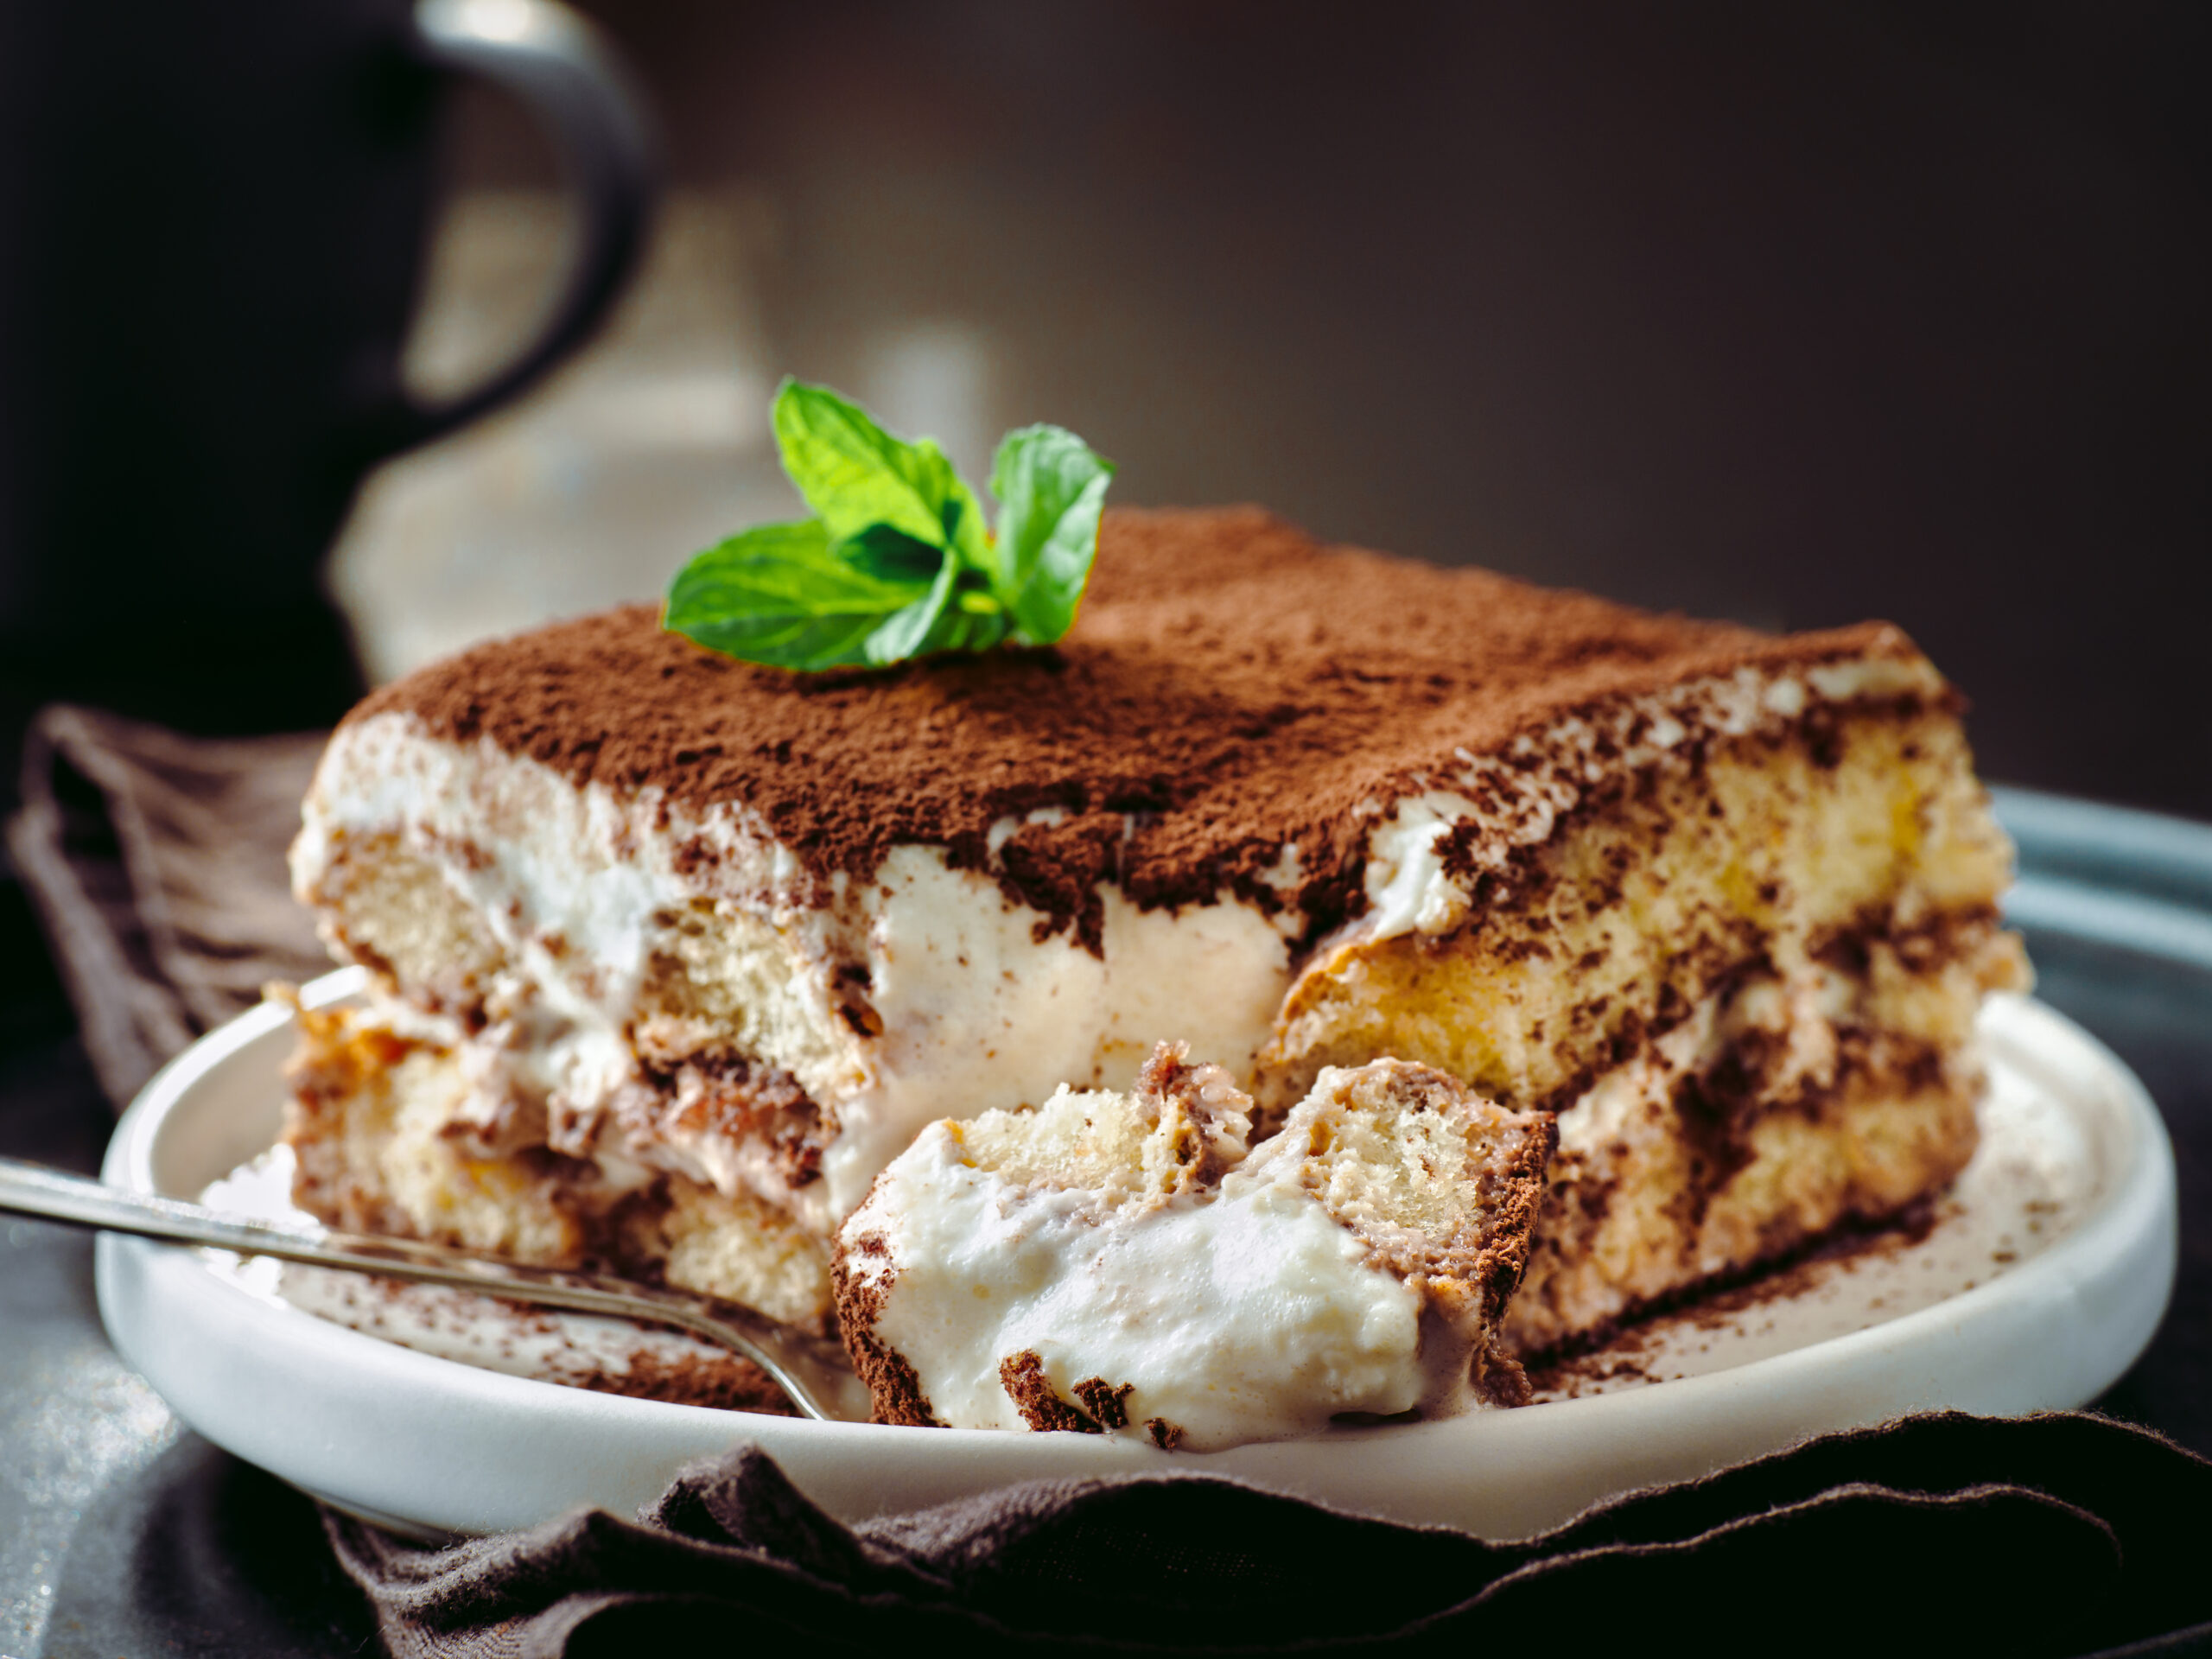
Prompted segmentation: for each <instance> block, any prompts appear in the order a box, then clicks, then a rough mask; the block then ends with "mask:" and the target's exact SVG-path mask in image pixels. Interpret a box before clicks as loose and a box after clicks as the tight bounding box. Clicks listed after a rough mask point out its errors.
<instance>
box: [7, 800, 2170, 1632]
mask: <svg viewBox="0 0 2212 1659" xmlns="http://www.w3.org/2000/svg"><path fill="white" fill-rule="evenodd" d="M1999 811H2000V813H2001V814H2002V815H2003V817H2005V821H2006V823H2007V825H2008V827H2010V828H2011V829H2012V831H2013V833H2014V835H2015V836H2016V837H2017V838H2018V841H2019V842H2020V847H2021V855H2022V857H2021V864H2022V881H2021V885H2020V887H2019V890H2018V894H2017V896H2016V899H2015V900H2014V903H2013V906H2012V915H2013V919H2014V920H2015V922H2016V923H2017V924H2018V925H2020V926H2022V927H2023V928H2024V930H2025V931H2026V933H2027V936H2028V943H2029V948H2030V950H2031V954H2032V955H2033V957H2034V958H2035V962H2036V966H2037V974H2038V976H2039V984H2038V994H2039V995H2041V996H2043V997H2044V999H2045V1000H2047V1001H2050V1002H2051V1003H2053V1004H2054V1005H2056V1007H2059V1008H2060V1009H2062V1010H2063V1011H2064V1012H2065V1013H2067V1014H2070V1015H2072V1016H2073V1017H2074V1018H2075V1019H2076V1020H2080V1021H2081V1022H2082V1024H2083V1025H2085V1026H2087V1027H2088V1028H2089V1029H2090V1030H2091V1031H2093V1032H2094V1033H2096V1034H2097V1035H2098V1036H2100V1037H2101V1038H2102V1039H2104V1040H2105V1041H2106V1042H2107V1043H2108V1044H2110V1045H2111V1046H2113V1048H2114V1049H2115V1050H2117V1051H2118V1052H2119V1053H2120V1056H2121V1057H2122V1058H2124V1059H2126V1061H2127V1062H2128V1064H2129V1065H2132V1066H2133V1067H2134V1068H2135V1070H2136V1071H2137V1073H2138V1074H2139V1076H2140V1077H2142V1079H2143V1081H2144V1083H2145V1084H2146V1085H2147V1086H2148V1088H2149V1090H2150V1092H2151V1094H2152V1097H2153V1098H2154V1099H2155V1100H2157V1101H2158V1104H2159V1106H2160V1108H2161V1109H2162V1110H2163V1111H2164V1114H2165V1116H2166V1121H2167V1124H2168V1128H2170V1130H2171V1134H2172V1136H2173V1141H2174V1149H2175V1154H2176V1157H2177V1162H2178V1165H2179V1172H2180V1185H2181V1201H2182V1214H2183V1232H2182V1258H2181V1271H2180V1279H2179V1281H2178V1284H2177V1289H2176V1293H2175V1300H2174V1305H2173V1307H2172V1310H2171V1313H2169V1315H2168V1317H2167V1319H2166V1322H2165V1325H2164V1328H2163V1330H2162V1331H2161V1332H2160V1334H2159V1336H2158V1339H2157V1341H2156V1342H2155V1343H2154V1344H2152V1347H2151V1349H2150V1351H2148V1352H2147V1353H2146V1354H2145V1356H2144V1357H2143V1358H2142V1360H2141V1361H2140V1362H2139V1363H2138V1364H2137V1365H2136V1366H2135V1367H2134V1369H2133V1370H2132V1371H2130V1372H2129V1373H2128V1375H2127V1376H2126V1377H2125V1378H2124V1379H2123V1380H2122V1381H2121V1382H2120V1383H2119V1384H2118V1385H2117V1386H2116V1387H2115V1388H2114V1389H2113V1390H2112V1391H2111V1392H2110V1393H2109V1394H2108V1395H2106V1396H2105V1398H2104V1400H2103V1401H2102V1402H2101V1405H2102V1408H2104V1409H2106V1410H2107V1411H2110V1412H2112V1413H2114V1414H2118V1415H2121V1416H2125V1417H2128V1418H2131V1419H2133V1420H2135V1421H2139V1422H2143V1423H2146V1424H2149V1425H2152V1427H2157V1428H2158V1429H2160V1430H2163V1431H2164V1433H2168V1434H2170V1435H2171V1436H2173V1437H2174V1438H2175V1439H2176V1440H2179V1441H2181V1442H2182V1443H2183V1444H2184V1445H2186V1446H2191V1447H2193V1448H2195V1449H2196V1450H2197V1451H2199V1452H2207V1453H2212V829H2207V828H2203V827H2200V826H2197V825H2195V824H2189V823H2181V822H2179V821H2177V820H2173V819H2165V818H2156V817H2147V816H2145V815H2142V814H2137V813H2128V812H2120V811H2116V810H2112V809H2108V808H2102V807H2096V806H2090V805H2087V804H2081V803H2075V802H2069V801H2063V800H2059V799H2056V798H2051V797H2046V796H2036V795H2028V794H2022V793H2016V792H2012V791H2000V799H1999ZM110 1122H111V1120H110V1118H109V1116H108V1112H107V1108H106V1106H105V1103H104V1102H103V1100H102V1099H101V1097H100V1096H99V1091H98V1089H97V1088H96V1086H95V1085H94V1084H93V1081H92V1073H91V1071H90V1069H89V1067H88V1066H87V1065H86V1061H85V1058H84V1056H83V1054H82V1052H81V1051H80V1050H79V1048H78V1046H77V1045H76V1040H75V1038H74V1036H73V1031H72V1027H71V1023H70V1020H69V1018H68V1014H67V1009H66V1007H65V1006H64V1005H63V1004H62V1003H61V1001H60V995H59V992H58V990H56V989H55V988H54V986H53V984H52V982H51V981H50V980H49V979H48V978H46V977H45V976H44V975H43V974H42V972H41V970H40V968H39V965H38V960H37V957H36V947H35V943H34V941H33V940H32V938H31V937H30V935H29V930H28V922H27V918H25V917H24V916H23V915H22V911H21V898H20V895H19V894H17V893H14V892H12V891H11V890H0V1153H4V1154H10V1155H13V1156H16V1157H27V1158H35V1159H41V1160H46V1161H48V1162H52V1163H54V1164H58V1165H61V1166H66V1167H69V1168H74V1169H80V1170H86V1171H90V1170H92V1169H93V1168H95V1167H96V1166H97V1165H98V1163H99V1154H100V1150H101V1148H102V1147H103V1145H104V1144H105V1139H106V1135H107V1131H108V1128H109V1124H110ZM374 1648H375V1637H374V1634H373V1626H372V1622H371V1620H370V1618H369V1616H368V1612H367V1609H366V1607H365V1605H364V1604H363V1602H362V1600H361V1599H360V1598H359V1595H358V1594H357V1593H356V1592H354V1591H353V1588H352V1586H350V1585H348V1584H347V1583H346V1581H345V1580H343V1579H342V1578H340V1575H339V1573H338V1572H337V1569H336V1567H335V1566H334V1564H333V1562H332V1560H331V1558H330V1555H329V1553H328V1551H327V1548H325V1546H324V1543H323V1541H322V1535H321V1530H320V1529H319V1527H318V1526H317V1523H316V1521H315V1514H314V1512H313V1510H312V1509H311V1508H310V1507H309V1505H308V1503H307V1501H306V1500H305V1499H304V1498H302V1497H299V1496H298V1495H297V1494H296V1493H295V1492H293V1491H291V1490H290V1489H289V1488H288V1487H285V1486H283V1484H280V1483H278V1482H277V1481H276V1480H274V1479H272V1478H270V1477H268V1476H266V1475H264V1474H262V1473H261V1472H260V1471H257V1470H255V1469H252V1468H251V1467H248V1466H247V1465H243V1464H240V1463H238V1462H237V1461H236V1460H235V1459H231V1458H229V1457H228V1456H226V1454H224V1453H222V1452H218V1451H216V1450H215V1449H214V1448H213V1447H212V1446H208V1445H207V1444H206V1443H205V1442H204V1441H202V1440H200V1439H198V1437H196V1436H194V1435H193V1434H191V1433H188V1432H186V1431H184V1430H182V1429H181V1428H180V1427H179V1426H178V1425H177V1423H176V1422H175V1420H174V1419H173V1418H172V1417H171V1416H170V1414H169V1413H168V1410H167V1408H165V1407H164V1406H163V1405H162V1402H161V1401H160V1400H159V1399H158V1398H157V1397H156V1396H155V1395H153V1394H152V1393H151V1391H150V1390H149V1389H147V1388H146V1387H145V1385H144V1384H143V1383H142V1382H140V1381H139V1380H138V1379H137V1377H136V1376H133V1375H132V1374H131V1373H130V1371H129V1370H128V1369H126V1368H125V1367H124V1365H123V1364H122V1363H121V1362H120V1361H119V1360H118V1359H117V1358H116V1357H115V1356H114V1354H113V1352H112V1351H111V1350H110V1348H109V1346H108V1344H107V1340H106V1338H105V1335H104V1334H103V1333H102V1332H101V1330H100V1326H99V1317H98V1314H97V1313H96V1312H95V1310H94V1307H93V1302H92V1249H91V1241H90V1239H89V1238H88V1237H86V1236H83V1235H79V1234H76V1233H73V1232H70V1231H67V1230H63V1229H60V1228H56V1227H49V1226H47V1225H44V1224H39V1223H34V1222H28V1221H17V1222H0V1655H7V1656H13V1659H30V1656H33V1655H41V1654H42V1655H47V1656H51V1659H77V1656H94V1655H98V1656H110V1659H111V1656H115V1655H133V1656H136V1655H141V1654H147V1655H151V1654H202V1653H207V1654H213V1653H238V1652H250V1653H254V1654H260V1655H271V1656H277V1655H292V1654H302V1655H305V1654H351V1653H355V1652H359V1651H364V1650H366V1651H373V1650H374ZM2183 1650H2188V1651H2195V1650H2196V1645H2195V1644H2191V1645H2190V1646H2189V1647H2188V1648H2187V1649H2183ZM2208 1650H2212V1649H2208Z"/></svg>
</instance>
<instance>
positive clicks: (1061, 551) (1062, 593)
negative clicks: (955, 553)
mask: <svg viewBox="0 0 2212 1659" xmlns="http://www.w3.org/2000/svg"><path fill="white" fill-rule="evenodd" d="M1113 477H1114V463H1113V462H1112V461H1108V460H1106V459H1105V458H1104V457H1103V456H1101V455H1099V454H1096V453H1094V452H1093V451H1092V449H1091V448H1090V445H1089V444H1087V443H1085V442H1084V441H1083V440H1082V439H1081V438H1078V437H1077V436H1076V435H1075V434H1074V433H1072V432H1069V431H1065V430H1063V429H1061V428H1059V427H1057V426H1025V427H1022V428H1020V429H1019V430H1017V431H1013V432H1009V433H1007V435H1006V436H1005V438H1004V439H1003V440H1001V442H1000V444H999V452H998V455H997V457H996V458H995V460H994V461H993V462H992V463H991V493H992V494H993V495H995V496H996V497H997V498H998V500H999V533H998V540H997V542H996V543H995V545H994V546H993V547H992V549H991V553H992V560H991V576H992V586H993V587H994V588H995V589H996V591H997V594H998V598H999V600H1000V602H1001V603H1002V604H1003V605H1004V606H1005V607H1006V608H1007V612H1008V613H1009V614H1010V615H1011V616H1012V617H1013V619H1014V632H1015V638H1016V639H1018V640H1019V641H1020V642H1021V643H1022V644H1025V645H1051V644H1052V642H1053V641H1055V640H1057V639H1059V638H1060V637H1061V636H1062V635H1064V634H1065V633H1066V632H1067V631H1068V629H1069V628H1070V627H1071V626H1072V625H1073V624H1074V622H1075V612H1076V605H1077V601H1080V600H1081V599H1082V597H1083V588H1084V583H1085V582H1088V581H1089V580H1090V563H1091V560H1092V559H1093V558H1094V557H1096V555H1097V551H1098V518H1099V514H1100V513H1101V512H1103V510H1104V508H1105V505H1106V486H1107V485H1108V484H1109V483H1111V482H1112V481H1113Z"/></svg>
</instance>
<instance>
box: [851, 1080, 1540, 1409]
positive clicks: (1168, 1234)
mask: <svg viewBox="0 0 2212 1659" xmlns="http://www.w3.org/2000/svg"><path fill="white" fill-rule="evenodd" d="M1251 1104H1252V1103H1251V1101H1250V1099H1249V1097H1248V1096H1245V1095H1244V1094H1243V1093H1242V1092H1241V1091H1240V1090H1238V1089H1237V1088H1236V1084H1235V1083H1234V1081H1233V1080H1232V1079H1231V1078H1230V1075H1229V1073H1228V1072H1227V1071H1224V1070H1223V1069H1222V1068H1221V1067H1219V1066H1217V1065H1198V1066H1192V1065H1190V1064H1189V1063H1188V1061H1187V1059H1186V1058H1185V1054H1184V1052H1183V1051H1182V1048H1181V1046H1175V1047H1173V1048H1170V1047H1168V1046H1162V1047H1161V1048H1160V1052H1158V1053H1157V1054H1155V1055H1154V1057H1153V1058H1152V1060H1151V1061H1150V1062H1149V1063H1148V1064H1147V1065H1146V1066H1145V1068H1144V1070H1143V1071H1142V1072H1141V1074H1140V1076H1139V1077H1138V1080H1137V1085H1136V1088H1135V1090H1134V1092H1132V1093H1129V1094H1118V1093H1113V1092H1109V1091H1103V1090H1100V1091H1085V1092H1077V1091H1075V1090H1061V1091H1060V1092H1059V1093H1058V1094H1056V1095H1054V1096H1052V1098H1051V1099H1050V1100H1048V1101H1047V1102H1046V1103H1045V1104H1044V1105H1043V1106H1041V1107H1039V1108H1038V1109H1035V1110H1033V1111H1026V1112H1000V1111H994V1112H986V1113H984V1114H983V1115H982V1116H980V1117H976V1118H973V1119H969V1120H968V1121H966V1122H951V1121H945V1122H937V1123H932V1124H931V1125H930V1126H929V1127H928V1128H925V1129H924V1130H923V1131H922V1133H921V1135H920V1136H919V1137H918V1139H917V1140H916V1141H915V1142H914V1144H913V1145H912V1147H908V1148H907V1149H906V1151H905V1152H904V1153H902V1154H899V1156H898V1157H897V1158H896V1159H894V1160H892V1164H891V1166H890V1167H889V1168H888V1169H887V1170H885V1171H884V1172H883V1173H882V1174H881V1175H880V1176H878V1177H877V1178H876V1181H875V1185H874V1187H873V1188H872V1189H871V1190H870V1192H869V1193H868V1199H867V1201H866V1202H865V1203H863V1204H862V1205H861V1207H860V1208H859V1209H858V1210H857V1211H855V1212H854V1213H853V1215H852V1217H851V1218H850V1219H849V1220H848V1221H847V1222H846V1223H845V1225H844V1227H843V1229H842V1231H841V1232H840V1233H839V1235H838V1253H837V1313H838V1319H839V1322H840V1323H841V1324H842V1326H843V1329H844V1332H845V1340H846V1343H847V1344H848V1345H849V1347H850V1349H851V1351H852V1353H853V1357H854V1361H855V1364H856V1365H857V1366H858V1367H859V1369H860V1371H861V1376H863V1377H864V1378H865V1379H866V1380H867V1382H868V1386H869V1388H870V1389H871V1391H872V1392H873V1393H874V1396H875V1408H876V1416H877V1418H878V1420H879V1421H883V1422H892V1423H914V1424H935V1425H941V1426H949V1427H961V1428H1022V1427H1028V1428H1032V1429H1071V1430H1077V1431H1080V1432H1083V1433H1122V1434H1129V1435H1135V1436H1138V1437H1141V1438H1144V1439H1148V1440H1151V1441H1152V1442H1153V1443H1154V1445H1157V1446H1166V1447H1174V1446H1184V1447H1187V1448H1189V1449H1192V1450H1194V1451H1204V1450H1212V1449H1216V1448H1218V1447H1221V1446H1233V1445H1236V1444H1237V1443H1239V1442H1241V1441H1245V1440H1274V1439H1281V1438H1284V1437H1287V1436H1290V1435H1294V1434H1303V1433H1312V1432H1314V1431H1317V1430H1319V1429H1323V1428H1325V1427H1327V1426H1328V1425H1329V1423H1330V1422H1331V1421H1332V1420H1334V1419H1338V1418H1341V1417H1344V1416H1346V1415H1348V1414H1349V1415H1353V1416H1357V1417H1363V1418H1370V1419H1371V1418H1375V1417H1384V1416H1396V1415H1400V1414H1407V1413H1414V1412H1418V1413H1420V1414H1423V1415H1427V1416H1436V1415H1445V1414H1450V1413H1452V1412H1456V1411H1460V1410H1465V1409H1466V1408H1468V1407H1469V1406H1470V1405H1472V1404H1474V1403H1476V1402H1478V1400H1481V1399H1483V1398H1484V1397H1490V1398H1494V1399H1498V1400H1501V1401H1503V1402H1507V1403H1517V1402H1518V1400H1519V1399H1520V1398H1521V1397H1523V1396H1524V1395H1525V1393H1526V1384H1525V1383H1524V1382H1523V1381H1522V1377H1521V1372H1520V1368H1519V1367H1518V1366H1517V1365H1516V1364H1515V1363H1513V1362H1512V1361H1511V1360H1510V1359H1508V1358H1504V1357H1501V1356H1499V1355H1497V1354H1495V1353H1494V1352H1493V1351H1492V1342H1493V1338H1494V1337H1495V1335H1496V1332H1497V1320H1498V1316H1499V1314H1500V1313H1501V1312H1502V1311H1503V1307H1504V1306H1505V1304H1506V1302H1507V1300H1508V1299H1510V1297H1511V1295H1512V1294H1513V1288H1514V1287H1515V1285H1516V1284H1517V1283H1518V1282H1519V1281H1520V1277H1521V1272H1522V1267H1523V1265H1524V1263H1525V1262H1526V1260H1527V1257H1528V1251H1529V1229H1530V1227H1531V1225H1532V1224H1534V1222H1535V1216H1536V1210H1537V1206H1538V1204H1539V1202H1540V1199H1541V1193H1542V1189H1543V1168H1544V1160H1545V1159H1546V1157H1547V1156H1548V1154H1549V1153H1550V1151H1551V1147H1552V1143H1553V1128H1552V1122H1551V1119H1550V1118H1549V1117H1548V1116H1543V1115H1541V1114H1533V1115H1532V1114H1522V1113H1512V1112H1507V1111H1504V1110H1503V1109H1500V1108H1498V1107H1496V1106H1493V1105H1491V1103H1488V1102H1487V1101H1484V1100H1481V1099H1479V1098H1478V1097H1477V1096H1474V1095H1472V1094H1471V1093H1470V1092H1469V1091H1468V1090H1466V1089H1465V1088H1464V1087H1462V1086H1461V1085H1460V1084H1458V1083H1455V1082H1454V1081H1453V1080H1452V1078H1450V1077H1446V1075H1445V1074H1444V1073H1442V1072H1440V1071H1436V1070H1434V1069H1433V1068H1432V1067H1428V1066H1421V1065H1404V1064H1402V1063H1401V1062H1399V1061H1395V1060H1377V1061H1375V1062H1373V1063H1371V1064H1370V1065H1365V1066H1362V1067H1360V1068H1358V1069H1357V1070H1345V1069H1342V1068H1336V1067H1332V1068H1330V1069H1328V1070H1326V1071H1323V1072H1322V1073H1321V1074H1320V1077H1319V1078H1318V1079H1317V1080H1316V1082H1315V1084H1314V1087H1313V1093H1312V1094H1310V1095H1309V1096H1307V1097H1306V1099H1305V1100H1304V1101H1302V1102H1301V1103H1300V1104H1299V1105H1298V1106H1296V1107H1295V1108H1294V1109H1292V1111H1291V1112H1290V1114H1289V1116H1288V1117H1287V1120H1286V1121H1285V1122H1284V1125H1283V1128H1282V1131H1281V1134H1279V1135H1275V1136H1274V1138H1273V1139H1272V1140H1269V1141H1266V1142H1264V1143H1263V1144H1262V1145H1261V1146H1260V1147H1258V1148H1257V1149H1256V1150H1254V1151H1251V1152H1249V1155H1248V1152H1247V1146H1246V1137H1247V1135H1248V1134H1249V1128H1250V1122H1251V1116H1250V1111H1251Z"/></svg>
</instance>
